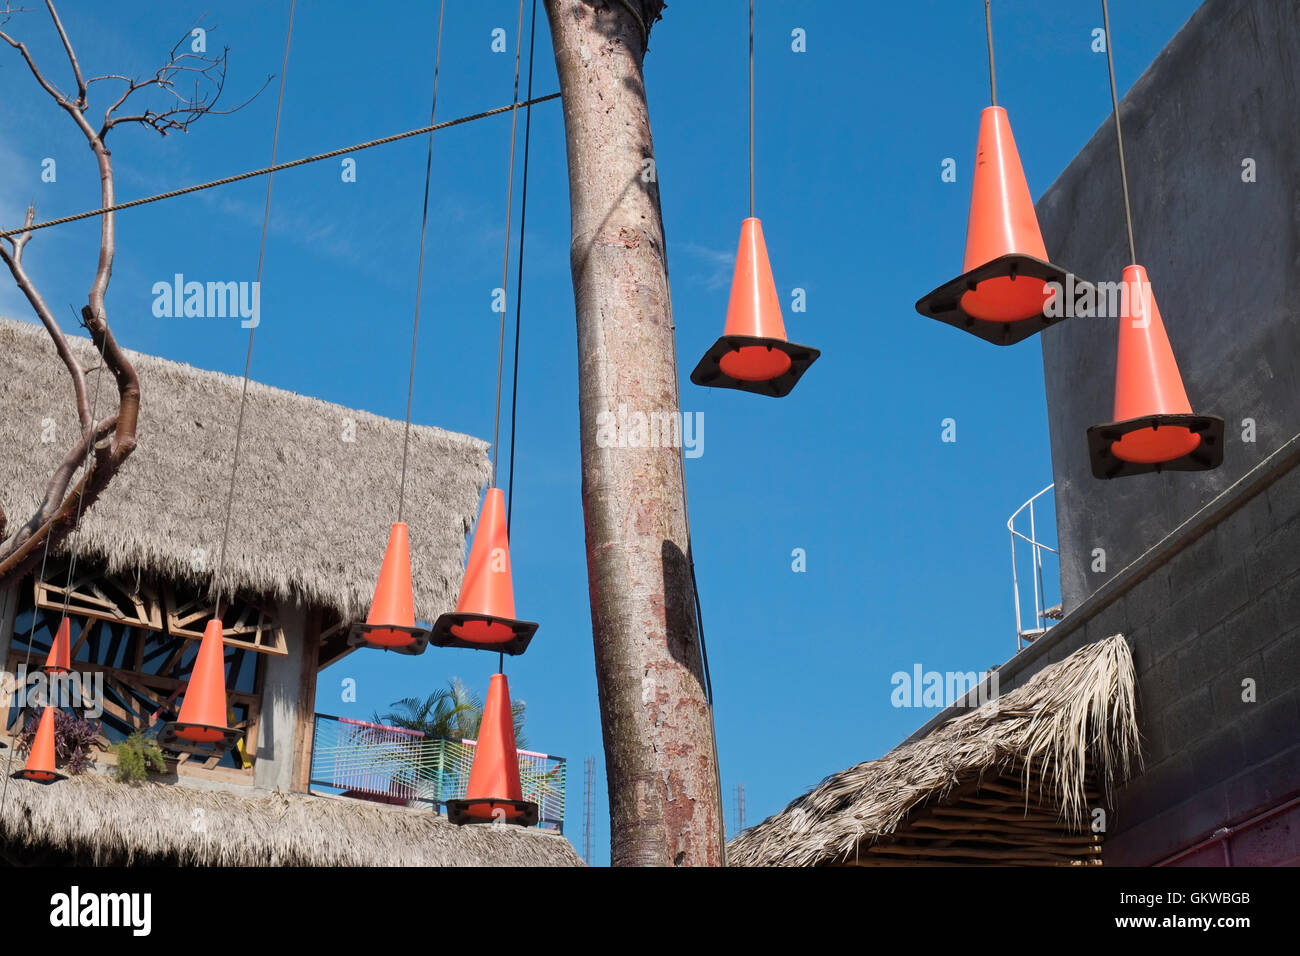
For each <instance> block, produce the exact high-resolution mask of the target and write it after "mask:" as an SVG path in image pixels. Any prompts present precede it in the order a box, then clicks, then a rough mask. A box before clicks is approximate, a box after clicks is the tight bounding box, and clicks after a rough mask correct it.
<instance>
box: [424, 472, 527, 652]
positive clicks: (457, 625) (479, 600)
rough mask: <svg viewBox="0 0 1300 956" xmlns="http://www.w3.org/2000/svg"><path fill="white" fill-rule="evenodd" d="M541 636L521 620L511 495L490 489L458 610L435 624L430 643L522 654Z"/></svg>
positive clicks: (468, 564) (463, 583) (439, 645)
mask: <svg viewBox="0 0 1300 956" xmlns="http://www.w3.org/2000/svg"><path fill="white" fill-rule="evenodd" d="M536 633H537V625H536V624H535V623H533V622H532V621H517V620H515V586H514V579H513V578H512V577H511V574H510V541H509V540H508V538H507V534H506V505H505V495H503V494H502V493H501V489H500V488H489V489H488V492H487V496H486V497H485V498H484V499H483V511H482V512H481V513H480V514H479V518H478V524H477V525H475V526H474V543H473V545H471V546H470V549H469V561H467V562H466V563H465V580H464V581H462V582H461V586H460V599H459V600H458V601H457V602H456V610H455V611H454V612H452V613H451V614H443V615H442V616H441V617H439V618H438V620H436V621H435V622H434V624H433V634H432V635H431V636H430V638H429V641H430V642H431V643H432V644H433V645H434V646H435V647H468V648H472V649H474V650H480V651H497V652H500V653H502V654H522V653H523V652H524V651H525V650H526V649H527V648H528V642H529V641H531V640H532V639H533V635H534V634H536Z"/></svg>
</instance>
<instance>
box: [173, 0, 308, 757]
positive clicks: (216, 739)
mask: <svg viewBox="0 0 1300 956" xmlns="http://www.w3.org/2000/svg"><path fill="white" fill-rule="evenodd" d="M296 8H297V0H292V2H290V4H289V24H288V26H287V27H286V29H285V34H284V60H283V62H282V64H281V67H280V90H279V93H278V95H277V98H276V103H275V127H274V131H273V132H272V136H271V165H272V166H274V165H275V156H276V152H277V150H278V149H279V146H280V118H281V116H282V115H283V112H284V84H285V77H286V76H287V75H288V72H289V48H290V45H291V44H292V41H293V17H294V13H295V12H296ZM273 182H274V177H273V176H270V175H268V176H267V178H266V204H265V208H264V210H263V213H262V235H261V239H260V241H259V243H258V251H257V281H258V282H259V283H260V282H261V281H262V265H263V263H264V262H265V260H266V235H267V231H268V229H269V227H270V223H271V185H272V183H273ZM255 331H256V326H254V327H252V328H250V329H249V330H248V349H247V351H246V352H245V355H244V384H243V387H242V389H241V390H240V393H239V413H238V416H237V418H236V420H235V448H234V452H233V454H232V455H231V460H230V486H229V488H228V489H227V492H226V509H225V520H224V522H223V523H222V529H221V550H220V552H219V553H218V557H217V567H216V570H215V572H214V573H213V576H212V588H213V590H214V591H215V592H216V600H215V601H214V602H213V610H212V618H211V619H210V620H209V621H208V623H207V624H206V625H205V626H204V629H203V639H202V640H201V641H200V642H199V651H198V654H197V655H196V657H195V659H194V667H193V669H192V670H191V671H190V677H189V680H188V681H186V682H185V689H184V691H183V694H184V696H183V697H182V699H181V708H180V715H179V716H178V717H177V719H176V720H174V721H169V722H168V723H166V724H164V725H163V727H162V730H160V731H159V733H158V745H159V746H160V747H163V748H165V749H167V750H172V751H176V752H179V753H192V754H198V755H201V756H220V755H221V754H224V753H225V751H226V750H228V749H229V748H230V747H231V746H232V745H234V744H235V743H236V742H237V741H239V740H240V739H241V738H242V737H243V731H241V730H238V729H236V728H234V727H231V726H229V725H228V724H227V721H228V720H229V717H228V710H227V707H226V653H225V643H224V640H223V634H224V628H225V625H224V624H223V623H222V616H221V615H222V610H221V608H222V588H223V586H224V584H225V581H224V577H223V572H224V570H225V564H226V549H227V546H228V545H229V543H230V525H231V517H232V515H233V513H234V507H235V481H236V478H237V476H238V474H239V456H240V450H241V447H242V444H243V437H244V413H245V410H246V409H247V406H248V382H249V376H250V374H251V372H252V368H253V333H254V332H255ZM232 590H233V589H232Z"/></svg>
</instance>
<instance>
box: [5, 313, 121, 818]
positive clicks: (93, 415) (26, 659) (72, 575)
mask: <svg viewBox="0 0 1300 956" xmlns="http://www.w3.org/2000/svg"><path fill="white" fill-rule="evenodd" d="M75 311H76V310H75V309H74V310H73V312H74V314H75ZM107 345H108V331H107V329H106V330H105V334H104V339H103V341H102V342H100V344H99V369H98V371H99V377H98V378H97V379H96V380H95V398H94V401H93V402H92V403H91V407H90V429H91V431H90V434H91V437H90V439H89V440H88V441H87V443H86V457H85V458H84V459H83V460H82V463H81V469H82V478H81V480H82V481H85V480H86V479H87V478H88V477H89V471H88V469H89V467H90V456H91V455H92V454H93V453H94V450H95V442H94V437H93V436H94V430H95V424H96V422H97V420H98V419H97V416H98V414H99V393H100V389H101V387H102V386H103V384H104V375H105V371H104V349H105V347H106V346H107ZM85 501H86V495H85V487H84V486H83V487H82V489H81V491H80V492H78V494H77V512H76V516H75V517H74V518H73V525H72V535H71V536H70V538H69V542H68V552H69V555H70V557H69V558H68V586H67V588H66V590H65V591H64V592H63V609H62V611H61V613H60V617H59V626H60V627H61V626H62V625H63V620H64V619H65V618H66V617H67V616H68V602H69V601H71V599H72V584H73V582H74V581H75V580H76V571H77V548H76V542H77V539H78V538H80V537H81V508H82V505H83V504H85ZM53 532H54V529H53V528H50V530H49V531H48V532H46V535H45V549H44V552H43V553H42V554H41V570H40V573H39V574H38V575H37V576H36V581H37V583H40V582H42V581H44V580H45V566H46V562H48V561H49V558H50V539H51V538H52V537H53V536H54V534H53ZM12 599H13V600H15V601H16V600H17V599H18V592H17V590H15V591H14V592H13V598H12ZM39 612H40V608H39V607H37V606H36V602H35V601H33V602H32V626H31V629H30V630H29V631H28V632H27V651H26V653H25V654H24V655H23V673H24V674H26V673H27V668H28V666H29V665H30V664H31V662H32V641H33V639H35V637H36V622H37V621H38V620H40V616H41V615H40V613H39ZM55 637H56V638H57V637H58V632H57V631H56V632H55ZM68 643H69V645H71V643H72V637H71V635H69V636H68ZM68 649H69V651H71V646H69V648H68ZM45 704H46V706H49V705H50V701H49V700H47V701H46V702H45ZM6 723H7V721H6ZM22 730H23V728H22V726H21V725H19V728H18V732H19V733H20V734H21V733H22ZM17 750H18V748H17V747H16V746H11V747H10V748H9V754H8V756H7V758H6V760H5V782H4V788H3V790H2V791H0V820H3V819H4V807H5V801H6V800H8V798H9V779H10V778H9V774H10V773H11V772H12V770H13V762H14V753H15V752H16V751H17Z"/></svg>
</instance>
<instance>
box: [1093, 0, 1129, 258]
mask: <svg viewBox="0 0 1300 956" xmlns="http://www.w3.org/2000/svg"><path fill="white" fill-rule="evenodd" d="M1101 19H1102V24H1103V25H1104V26H1105V28H1106V70H1107V72H1108V73H1109V74H1110V102H1111V105H1112V106H1113V107H1114V110H1115V112H1114V116H1115V147H1116V149H1117V150H1118V151H1119V180H1120V184H1121V185H1122V186H1123V187H1124V224H1125V225H1126V226H1127V227H1128V255H1129V262H1131V263H1132V264H1133V265H1137V246H1136V245H1135V244H1134V242H1133V208H1132V207H1131V206H1130V205H1129V201H1128V168H1127V166H1126V164H1125V162H1124V134H1123V132H1122V131H1121V130H1120V126H1119V93H1118V92H1117V91H1116V89H1115V58H1114V57H1113V56H1112V55H1111V49H1110V10H1109V8H1108V6H1107V3H1106V0H1101Z"/></svg>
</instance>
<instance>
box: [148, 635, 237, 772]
mask: <svg viewBox="0 0 1300 956" xmlns="http://www.w3.org/2000/svg"><path fill="white" fill-rule="evenodd" d="M221 635H222V625H221V618H219V617H214V618H213V619H212V620H210V621H208V624H207V627H205V628H204V629H203V641H202V642H201V643H200V644H199V654H198V657H196V658H195V659H194V668H193V670H191V671H190V679H189V681H188V683H187V684H186V687H185V698H184V700H182V701H181V712H180V714H179V715H178V716H177V718H176V720H174V721H172V722H171V723H168V724H166V725H164V726H163V729H162V731H161V732H159V734H158V743H159V745H161V746H163V747H166V748H167V749H168V750H178V751H183V752H187V753H196V754H214V753H221V752H222V751H224V750H225V749H226V748H227V747H229V746H230V745H231V744H233V743H234V742H235V741H236V740H238V739H239V737H240V732H239V731H238V730H236V729H234V728H233V727H228V726H226V654H225V644H223V643H222V636H221Z"/></svg>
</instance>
